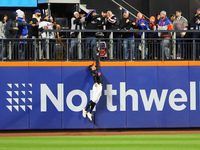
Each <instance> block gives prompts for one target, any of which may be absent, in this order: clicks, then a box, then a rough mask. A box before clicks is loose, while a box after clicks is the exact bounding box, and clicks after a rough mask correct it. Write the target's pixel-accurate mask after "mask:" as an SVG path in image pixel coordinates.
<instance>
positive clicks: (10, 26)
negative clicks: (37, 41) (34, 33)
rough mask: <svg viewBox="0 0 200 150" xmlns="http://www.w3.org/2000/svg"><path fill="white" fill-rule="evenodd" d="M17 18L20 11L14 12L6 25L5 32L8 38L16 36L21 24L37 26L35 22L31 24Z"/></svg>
mask: <svg viewBox="0 0 200 150" xmlns="http://www.w3.org/2000/svg"><path fill="white" fill-rule="evenodd" d="M17 19H18V13H17V12H13V13H12V15H11V16H10V17H9V20H8V23H7V25H6V32H5V36H6V38H16V37H17V32H18V30H19V27H20V26H35V25H34V24H32V25H31V24H29V23H22V22H19V21H17Z"/></svg>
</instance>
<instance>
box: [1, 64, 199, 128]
mask: <svg viewBox="0 0 200 150" xmlns="http://www.w3.org/2000/svg"><path fill="white" fill-rule="evenodd" d="M19 64H20V65H19ZM19 64H18V63H14V64H13V63H11V64H9V63H8V64H5V63H2V64H1V63H0V72H1V74H0V78H1V80H0V95H1V96H0V115H1V117H0V129H1V130H10V129H92V128H171V127H173V128H174V127H175V128H179V127H200V117H199V116H200V103H199V101H200V97H199V90H200V89H199V87H200V84H199V82H200V75H199V74H200V62H196V63H195V62H184V63H181V62H165V63H164V64H163V63H162V62H160V63H159V62H150V63H143V62H135V63H134V62H130V63H129V62H123V63H110V64H109V63H102V67H101V71H102V74H103V82H104V84H103V91H102V97H101V99H100V101H99V103H98V104H97V106H96V108H95V109H96V111H95V112H94V119H93V121H92V122H90V121H89V120H88V119H87V118H83V117H82V109H83V108H84V107H85V106H86V104H87V103H88V102H89V100H90V99H91V96H90V95H91V94H92V90H91V89H92V86H93V79H92V77H91V75H90V72H89V71H88V69H87V65H88V64H91V62H88V63H85V64H81V65H80V62H79V63H75V64H73V63H71V64H69V65H68V64H67V62H66V63H62V62H60V63H57V65H51V64H52V63H50V64H48V63H44V64H43V63H36V64H34V63H33V62H32V63H28V62H27V63H19ZM66 64H67V65H66Z"/></svg>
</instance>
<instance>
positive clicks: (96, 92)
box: [83, 53, 103, 121]
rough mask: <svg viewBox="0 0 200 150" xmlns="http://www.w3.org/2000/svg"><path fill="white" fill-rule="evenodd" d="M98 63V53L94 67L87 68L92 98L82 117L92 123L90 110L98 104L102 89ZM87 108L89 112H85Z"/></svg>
mask: <svg viewBox="0 0 200 150" xmlns="http://www.w3.org/2000/svg"><path fill="white" fill-rule="evenodd" d="M99 61H100V56H99V53H97V57H96V66H94V65H90V66H89V67H88V69H89V71H90V72H91V75H92V77H93V80H94V85H93V88H92V90H93V96H92V100H91V101H90V102H89V103H88V105H87V107H86V108H85V109H83V117H84V118H86V115H87V117H88V118H89V120H90V121H92V110H93V109H94V107H95V105H96V104H97V103H98V101H99V99H100V97H101V93H102V87H103V80H102V75H101V72H100V71H99ZM89 108H90V111H89V112H87V110H88V109H89Z"/></svg>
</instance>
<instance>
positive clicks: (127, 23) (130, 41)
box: [119, 10, 138, 59]
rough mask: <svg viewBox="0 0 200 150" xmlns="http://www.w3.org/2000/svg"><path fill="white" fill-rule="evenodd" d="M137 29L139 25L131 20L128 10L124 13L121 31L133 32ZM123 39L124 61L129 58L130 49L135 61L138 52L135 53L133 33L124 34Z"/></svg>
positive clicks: (120, 22)
mask: <svg viewBox="0 0 200 150" xmlns="http://www.w3.org/2000/svg"><path fill="white" fill-rule="evenodd" d="M137 28H138V24H137V23H136V22H134V21H132V20H131V19H130V18H129V12H128V11H127V10H125V11H123V18H122V19H121V20H120V21H119V29H121V30H132V29H137ZM122 38H123V50H124V59H128V58H129V48H130V49H131V51H132V58H133V59H135V58H136V52H135V40H134V38H135V37H134V34H133V33H132V32H124V33H123V34H122Z"/></svg>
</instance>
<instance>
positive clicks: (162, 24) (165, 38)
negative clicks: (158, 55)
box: [158, 11, 173, 59]
mask: <svg viewBox="0 0 200 150" xmlns="http://www.w3.org/2000/svg"><path fill="white" fill-rule="evenodd" d="M160 18H161V19H160V21H159V22H158V30H167V31H169V30H173V26H172V23H171V22H170V20H169V19H168V18H167V13H166V11H161V12H160ZM159 36H160V37H161V38H162V42H161V47H162V51H164V54H165V57H166V59H170V48H169V47H170V38H171V33H170V32H162V33H160V34H159Z"/></svg>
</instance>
